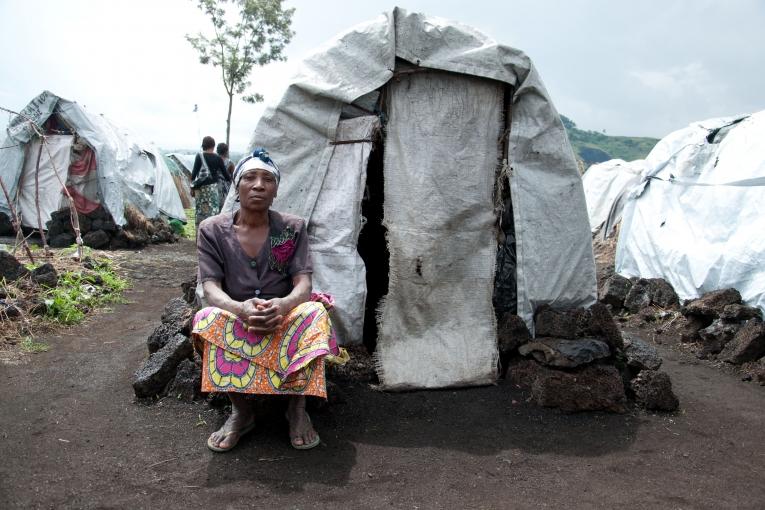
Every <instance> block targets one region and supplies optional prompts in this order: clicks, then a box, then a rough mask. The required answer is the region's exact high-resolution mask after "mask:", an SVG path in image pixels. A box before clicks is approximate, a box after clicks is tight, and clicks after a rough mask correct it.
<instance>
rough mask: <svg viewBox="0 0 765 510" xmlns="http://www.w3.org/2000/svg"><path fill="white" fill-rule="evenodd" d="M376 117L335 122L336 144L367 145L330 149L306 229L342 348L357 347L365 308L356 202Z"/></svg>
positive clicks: (316, 278) (317, 281)
mask: <svg viewBox="0 0 765 510" xmlns="http://www.w3.org/2000/svg"><path fill="white" fill-rule="evenodd" d="M379 128H380V120H379V119H378V118H377V117H375V116H366V117H359V118H355V119H348V120H342V121H340V124H339V126H338V130H337V138H338V141H353V140H367V141H363V142H357V143H346V144H339V145H335V146H334V150H333V152H332V157H331V158H330V160H329V167H328V168H327V175H326V176H325V177H324V182H323V183H322V186H321V191H320V192H319V196H318V199H317V202H316V207H314V211H313V215H312V216H311V221H310V223H309V224H308V236H309V241H310V244H311V257H312V259H313V265H314V274H313V286H314V290H315V291H317V292H327V293H330V294H332V295H333V296H334V297H335V307H334V309H333V311H332V312H331V313H332V324H333V325H334V327H335V331H336V333H337V335H338V339H339V341H340V343H341V344H344V345H345V344H352V343H361V341H362V336H363V331H364V305H365V303H366V292H367V291H366V268H365V267H364V261H363V260H361V257H360V256H359V253H358V251H357V249H356V246H357V245H358V242H359V233H360V232H361V228H362V221H361V220H362V218H361V200H362V198H363V196H364V185H365V184H366V179H367V163H368V162H369V154H370V152H371V151H372V141H371V139H372V136H373V133H374V132H375V131H376V130H378V129H379Z"/></svg>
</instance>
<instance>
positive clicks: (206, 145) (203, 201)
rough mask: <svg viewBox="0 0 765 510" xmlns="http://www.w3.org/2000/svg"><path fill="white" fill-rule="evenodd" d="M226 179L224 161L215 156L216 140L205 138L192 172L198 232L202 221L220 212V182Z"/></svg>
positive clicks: (221, 204)
mask: <svg viewBox="0 0 765 510" xmlns="http://www.w3.org/2000/svg"><path fill="white" fill-rule="evenodd" d="M202 158H204V159H202ZM226 177H227V175H226V167H225V165H224V164H223V160H222V159H221V157H220V156H218V155H217V154H215V139H214V138H213V137H212V136H205V137H204V138H203V139H202V152H200V153H198V154H197V157H196V158H195V159H194V168H193V169H192V171H191V192H192V195H193V196H194V199H195V201H196V225H197V230H199V224H200V223H202V221H204V220H205V219H207V218H209V217H210V216H214V215H216V214H218V213H219V212H220V209H221V207H222V206H223V199H222V198H221V194H220V184H219V182H220V181H221V180H222V179H225V178H226Z"/></svg>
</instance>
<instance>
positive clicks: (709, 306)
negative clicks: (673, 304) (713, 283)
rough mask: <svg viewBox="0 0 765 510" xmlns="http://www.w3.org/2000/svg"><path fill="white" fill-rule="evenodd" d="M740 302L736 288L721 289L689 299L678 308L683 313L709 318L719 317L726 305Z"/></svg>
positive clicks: (710, 319)
mask: <svg viewBox="0 0 765 510" xmlns="http://www.w3.org/2000/svg"><path fill="white" fill-rule="evenodd" d="M738 304H741V294H740V293H739V292H738V291H737V290H736V289H722V290H715V291H712V292H708V293H706V294H704V295H703V296H701V297H700V298H698V299H694V300H693V301H689V302H688V303H686V304H685V306H683V308H682V309H681V310H680V311H681V312H682V313H683V315H686V316H688V315H695V316H698V317H703V318H706V319H707V320H709V322H710V323H711V322H712V321H713V320H714V319H718V318H720V315H721V314H722V313H723V311H724V309H725V307H726V306H727V305H738Z"/></svg>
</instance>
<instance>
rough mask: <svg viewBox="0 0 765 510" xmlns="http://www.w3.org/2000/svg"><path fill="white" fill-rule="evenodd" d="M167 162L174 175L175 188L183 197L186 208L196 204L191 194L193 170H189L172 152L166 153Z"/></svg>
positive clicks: (182, 200)
mask: <svg viewBox="0 0 765 510" xmlns="http://www.w3.org/2000/svg"><path fill="white" fill-rule="evenodd" d="M165 164H167V168H168V169H169V170H170V175H172V176H173V181H174V182H175V188H176V189H177V190H178V196H179V197H180V198H181V204H183V208H184V209H189V208H191V207H193V206H194V198H193V197H192V196H191V172H190V171H187V170H186V168H185V167H184V166H183V165H180V164H179V163H178V160H177V159H176V158H174V157H173V155H172V154H165Z"/></svg>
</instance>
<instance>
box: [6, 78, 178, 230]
mask: <svg viewBox="0 0 765 510" xmlns="http://www.w3.org/2000/svg"><path fill="white" fill-rule="evenodd" d="M21 114H22V116H16V117H14V118H13V119H11V122H10V123H9V124H8V128H7V138H6V140H5V142H4V143H3V147H11V148H10V149H3V151H2V158H0V179H2V180H3V183H5V185H6V187H8V188H9V192H10V195H11V197H12V200H14V202H16V206H17V212H18V213H20V214H21V217H22V224H23V225H24V226H27V227H37V226H38V223H42V225H43V226H45V224H46V223H47V221H48V220H49V219H50V217H51V214H52V213H53V212H55V211H57V210H58V209H60V208H61V207H64V206H66V205H67V202H66V201H65V196H64V193H63V190H62V183H63V184H64V186H66V188H67V190H68V191H69V193H70V194H71V195H72V197H73V198H74V201H75V204H76V207H77V210H78V211H79V212H81V213H84V214H88V213H89V212H92V211H94V210H95V209H97V208H98V207H99V206H103V208H104V209H105V210H106V211H107V212H108V213H109V214H110V215H111V216H112V217H113V219H114V222H115V223H116V224H117V225H124V224H125V222H126V220H125V216H124V211H125V206H126V204H128V203H130V204H132V205H133V206H135V207H136V208H137V209H138V210H139V211H140V212H141V213H143V214H144V215H145V216H146V217H148V218H155V217H158V216H159V215H160V213H162V214H164V215H166V216H168V217H170V218H177V219H181V220H185V215H184V211H183V205H182V204H181V199H180V197H179V195H178V191H177V189H176V187H175V184H174V183H173V179H172V176H171V174H170V171H169V170H168V168H167V166H166V164H165V161H164V158H163V157H162V154H161V152H160V151H159V150H158V149H157V148H156V147H155V146H154V145H151V144H144V143H138V142H137V141H136V140H135V139H134V138H133V137H132V136H130V135H128V134H126V133H125V132H124V131H122V130H120V129H118V128H117V127H116V126H114V125H113V124H112V123H111V122H109V121H108V120H107V119H106V118H105V117H103V116H101V115H95V114H92V113H90V112H88V111H87V110H85V109H84V108H83V107H81V106H80V105H79V104H77V103H75V102H72V101H68V100H66V99H63V98H60V97H58V96H56V95H55V94H52V93H51V92H48V91H45V92H43V93H42V94H40V95H39V96H37V97H36V98H34V99H33V100H32V101H31V102H30V103H29V104H28V105H27V106H26V107H25V108H24V109H23V110H22V111H21ZM24 117H26V118H29V119H31V120H33V121H34V122H35V124H36V125H37V126H40V127H41V128H42V129H43V130H44V134H45V138H46V141H47V143H46V144H45V145H46V146H47V148H46V147H44V146H43V144H42V142H41V139H40V137H39V136H38V135H37V134H36V133H35V131H34V130H33V129H32V128H31V127H30V126H29V123H28V122H27V121H26V120H25V118H24ZM38 158H39V172H38V170H37V168H38V164H37V160H38ZM54 170H55V171H54ZM56 174H58V176H57V175H56ZM59 179H60V181H59ZM35 180H37V184H36V183H35ZM36 189H39V197H37V196H36V195H37V193H36ZM36 198H39V205H40V216H39V219H38V215H37V207H36V205H37V204H36V202H37V201H38V200H36ZM0 212H2V213H5V214H6V215H10V208H9V207H8V203H7V201H6V200H5V197H4V196H0Z"/></svg>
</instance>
